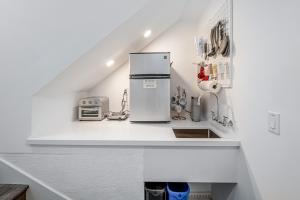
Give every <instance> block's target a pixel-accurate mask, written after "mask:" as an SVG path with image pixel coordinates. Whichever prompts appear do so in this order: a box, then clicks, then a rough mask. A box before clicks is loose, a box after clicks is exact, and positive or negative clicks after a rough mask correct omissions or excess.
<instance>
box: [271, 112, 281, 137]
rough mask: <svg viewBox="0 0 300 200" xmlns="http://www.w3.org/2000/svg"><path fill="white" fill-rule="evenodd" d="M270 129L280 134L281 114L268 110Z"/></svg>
mask: <svg viewBox="0 0 300 200" xmlns="http://www.w3.org/2000/svg"><path fill="white" fill-rule="evenodd" d="M268 130H269V132H272V133H275V134H277V135H280V114H279V113H275V112H271V111H269V112H268Z"/></svg>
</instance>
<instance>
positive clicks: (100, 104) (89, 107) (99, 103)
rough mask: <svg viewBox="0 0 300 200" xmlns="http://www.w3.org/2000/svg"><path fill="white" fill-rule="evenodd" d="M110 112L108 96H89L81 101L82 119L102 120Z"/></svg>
mask: <svg viewBox="0 0 300 200" xmlns="http://www.w3.org/2000/svg"><path fill="white" fill-rule="evenodd" d="M108 113H109V99H108V97H87V98H83V99H81V100H80V101H79V106H78V119H79V120H80V121H100V120H103V119H104V118H105V117H106V116H107V115H108Z"/></svg>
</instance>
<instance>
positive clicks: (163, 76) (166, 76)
mask: <svg viewBox="0 0 300 200" xmlns="http://www.w3.org/2000/svg"><path fill="white" fill-rule="evenodd" d="M170 78H171V76H170V74H132V75H129V79H170Z"/></svg>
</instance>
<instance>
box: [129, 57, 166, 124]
mask: <svg viewBox="0 0 300 200" xmlns="http://www.w3.org/2000/svg"><path fill="white" fill-rule="evenodd" d="M129 61H130V76H129V78H130V94H129V97H130V117H129V119H130V121H131V122H168V121H170V119H171V116H170V52H147V53H131V54H130V56H129Z"/></svg>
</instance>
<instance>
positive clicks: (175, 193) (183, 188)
mask: <svg viewBox="0 0 300 200" xmlns="http://www.w3.org/2000/svg"><path fill="white" fill-rule="evenodd" d="M167 190H168V196H169V200H188V199H189V194H190V187H189V185H188V184H187V183H168V186H167Z"/></svg>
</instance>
